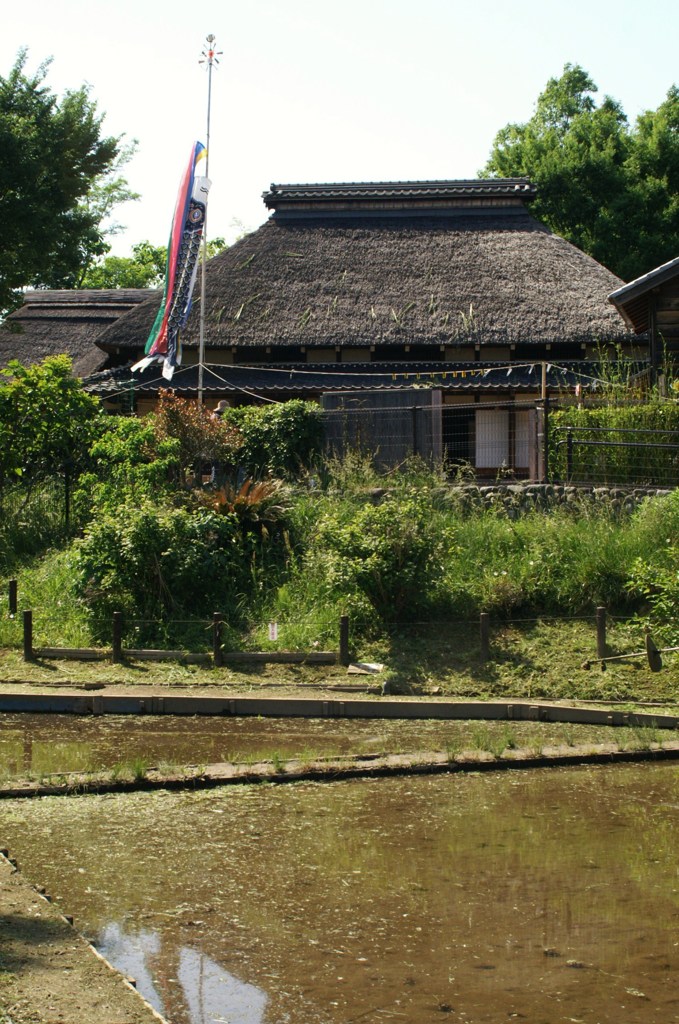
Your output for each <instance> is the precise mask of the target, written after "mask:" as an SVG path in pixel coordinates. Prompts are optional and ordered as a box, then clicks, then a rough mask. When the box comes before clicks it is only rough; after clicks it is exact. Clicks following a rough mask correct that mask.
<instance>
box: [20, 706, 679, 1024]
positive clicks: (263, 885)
mask: <svg viewBox="0 0 679 1024" xmlns="http://www.w3.org/2000/svg"><path fill="white" fill-rule="evenodd" d="M78 724H79V725H80V724H82V723H78ZM153 724H154V727H155V723H153ZM290 724H294V723H290ZM344 724H345V723H338V722H333V723H331V726H332V729H333V730H335V731H338V727H339V726H344ZM350 724H351V727H352V730H353V729H354V728H355V726H356V723H350ZM367 724H368V725H369V728H370V729H372V730H375V723H374V722H372V723H367ZM147 725H148V723H147ZM251 725H252V723H247V727H248V728H249V727H250V726H251ZM300 725H301V723H300ZM304 725H306V726H308V725H309V723H304ZM409 728H410V729H412V723H410V724H409ZM418 728H419V724H418ZM338 735H339V731H338ZM335 740H337V741H339V740H338V736H336V737H335ZM678 820H679V768H678V767H677V766H676V765H671V764H644V765H624V766H616V767H611V768H597V769H592V768H571V769H558V770H554V769H540V770H537V771H532V772H516V773H515V772H510V773H483V774H473V773H472V774H465V775H461V774H458V775H450V776H437V777H417V778H405V779H404V778H401V779H383V780H379V781H376V780H370V781H352V782H342V783H316V784H312V783H300V784H296V785H289V786H275V785H269V784H264V785H257V786H245V787H226V788H223V789H220V790H211V791H202V792H197V793H190V792H187V793H179V794H177V793H173V794H170V793H165V792H156V793H135V794H128V795H111V796H81V797H69V798H64V797H56V798H55V797H47V798H43V799H40V800H34V801H14V802H13V801H3V802H2V803H1V804H0V837H1V838H2V840H3V842H4V843H7V844H8V845H10V846H11V848H12V850H13V852H14V853H15V854H16V855H17V856H18V859H19V862H20V864H21V868H22V871H23V873H24V875H25V876H26V877H27V878H28V879H30V880H31V881H33V882H35V883H40V884H42V885H45V886H46V887H47V889H48V891H49V892H50V893H51V894H52V895H53V896H54V898H55V899H57V900H58V902H59V903H60V905H61V906H62V908H63V909H64V911H65V912H67V913H71V914H74V915H75V919H76V925H77V926H78V927H79V928H80V929H81V930H82V931H84V932H85V933H86V934H87V935H88V936H89V937H91V938H92V939H93V940H94V941H95V942H96V944H97V945H98V946H99V948H101V949H102V951H103V952H104V953H105V955H106V956H108V957H109V959H111V960H112V961H113V962H114V963H115V964H116V965H117V966H118V967H120V968H121V969H123V970H124V971H125V972H127V973H129V974H132V975H134V976H135V977H136V979H137V981H138V987H139V989H140V990H141V991H142V992H143V993H144V995H146V997H147V998H148V999H149V1000H150V1001H151V1002H152V1003H153V1004H154V1005H155V1006H156V1007H157V1008H158V1009H159V1010H160V1011H161V1012H162V1013H163V1014H164V1015H165V1016H166V1017H167V1018H168V1019H169V1020H170V1021H172V1024H227V1022H228V1024H340V1022H341V1024H353V1022H361V1024H365V1022H396V1024H398V1022H409V1024H428V1022H437V1021H441V1022H443V1021H464V1022H470V1024H481V1022H488V1024H491V1022H492V1024H497V1022H500V1021H513V1020H525V1021H528V1022H531V1024H547V1022H549V1024H554V1022H561V1021H564V1022H583V1024H609V1022H610V1024H613V1022H615V1024H619V1022H621V1021H624V1022H625V1024H671V1022H674V1021H679V991H678V986H677V978H678V970H679V868H678V865H679V838H678V835H679V831H678V829H677V823H678Z"/></svg>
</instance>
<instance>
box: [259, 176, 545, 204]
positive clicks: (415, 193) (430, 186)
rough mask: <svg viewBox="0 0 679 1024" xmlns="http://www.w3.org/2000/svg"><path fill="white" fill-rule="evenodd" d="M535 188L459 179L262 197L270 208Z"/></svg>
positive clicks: (331, 186) (345, 185)
mask: <svg viewBox="0 0 679 1024" xmlns="http://www.w3.org/2000/svg"><path fill="white" fill-rule="evenodd" d="M535 194H536V188H535V185H533V183H532V182H531V181H529V179H528V178H459V179H440V180H430V181H381V182H380V181H366V182H356V181H354V182H328V183H325V184H323V183H312V182H309V183H303V182H300V183H292V184H276V183H275V182H274V183H272V184H271V186H270V188H269V191H268V192H264V193H263V194H262V198H263V199H264V202H265V204H266V205H267V206H272V205H275V203H277V202H281V201H292V202H294V201H301V200H321V201H330V200H336V199H343V198H344V199H346V198H353V199H385V198H386V199H388V198H394V199H403V198H411V199H418V198H422V197H424V198H428V199H431V198H432V197H433V196H439V197H441V198H453V197H458V198H459V197H467V196H474V195H493V196H520V197H521V198H524V199H528V198H533V196H535Z"/></svg>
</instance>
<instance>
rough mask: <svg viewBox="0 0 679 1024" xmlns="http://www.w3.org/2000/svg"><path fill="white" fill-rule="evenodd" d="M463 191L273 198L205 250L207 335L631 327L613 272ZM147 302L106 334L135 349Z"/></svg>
mask: <svg viewBox="0 0 679 1024" xmlns="http://www.w3.org/2000/svg"><path fill="white" fill-rule="evenodd" d="M276 188H278V189H280V188H282V186H276ZM295 188H297V186H295ZM373 198H374V197H373ZM286 199H289V197H286ZM307 199H308V197H307ZM472 199H473V202H468V203H467V205H465V199H464V197H457V198H455V199H451V200H449V205H448V207H447V208H441V209H439V210H436V211H434V210H431V209H430V208H427V210H426V212H425V208H424V207H425V205H426V204H424V203H422V204H420V206H419V207H413V206H412V205H410V206H408V204H407V203H406V204H404V203H403V202H400V203H398V204H397V203H396V202H392V201H390V200H389V199H388V198H386V199H383V200H382V204H383V208H382V209H381V210H375V209H371V210H369V211H368V210H366V209H361V210H360V211H359V210H357V209H346V208H343V209H341V210H340V209H334V210H327V209H326V210H325V212H324V209H322V208H321V207H320V204H319V206H318V208H315V207H314V206H313V200H308V202H311V203H312V205H311V206H309V205H308V203H307V206H306V207H305V208H304V209H303V210H300V211H298V212H297V213H295V212H294V210H293V209H292V208H291V207H289V206H286V208H285V209H284V210H281V211H277V212H276V214H274V216H273V217H272V218H271V219H270V220H269V221H268V222H267V223H266V224H264V225H263V227H261V228H259V230H257V231H255V232H253V233H252V234H250V235H247V236H246V237H245V238H243V239H241V240H240V241H239V242H237V243H236V244H235V245H233V246H232V247H231V248H230V249H228V250H226V251H225V252H223V253H221V254H220V255H219V256H216V257H215V258H214V259H213V260H211V261H210V263H209V264H208V267H207V273H206V324H207V330H206V345H207V347H208V348H211V349H214V348H219V347H230V346H281V345H283V346H288V345H294V346H300V345H305V346H309V347H321V346H323V347H325V346H335V345H340V346H349V345H350V346H363V345H398V346H402V345H406V344H411V345H422V344H426V345H442V344H445V345H463V344H468V343H469V342H470V341H475V342H480V343H482V344H494V345H497V344H506V343H512V342H513V343H522V344H523V343H539V344H544V343H547V342H571V343H573V342H588V341H589V342H593V341H597V340H600V339H601V340H603V339H610V340H613V339H621V338H623V337H627V336H628V332H627V329H626V327H625V324H624V323H623V321H622V319H621V317H620V315H619V313H618V312H617V311H616V310H615V309H614V308H612V306H611V305H610V304H609V302H608V295H609V294H610V292H611V291H613V290H614V289H615V288H617V287H619V285H620V284H621V282H620V280H619V279H618V278H617V277H615V276H614V275H613V274H612V273H610V271H608V270H606V268H605V267H602V266H601V265H600V264H599V263H597V262H596V261H595V260H593V259H592V258H591V257H589V256H586V255H585V254H584V253H582V252H580V251H579V250H578V249H576V248H575V247H574V246H573V245H571V244H570V243H569V242H566V241H564V239H562V238H559V237H558V236H556V235H553V234H552V233H551V232H550V231H548V230H547V229H546V228H545V227H544V226H543V225H541V224H539V223H538V222H537V221H536V220H534V219H533V218H532V217H531V216H530V214H529V213H528V211H527V209H526V208H525V207H524V206H523V203H522V202H520V201H516V200H515V202H514V204H511V205H510V203H509V202H508V201H507V202H504V203H503V202H502V200H498V199H495V200H494V199H493V198H492V197H491V198H486V199H485V200H484V199H483V198H480V199H479V197H478V194H477V193H474V195H473V197H472ZM198 306H199V303H198V302H194V308H193V311H192V313H191V317H190V319H189V322H188V325H187V328H186V330H185V332H184V336H183V342H184V345H187V346H189V347H191V346H196V345H197V343H198V331H199V318H198ZM157 308H158V300H157V299H156V300H155V301H154V300H151V301H149V302H148V303H144V304H142V305H141V306H139V307H137V308H135V309H134V310H132V311H131V312H130V313H128V314H127V315H126V316H125V317H123V318H121V319H120V320H119V321H118V322H116V323H115V324H114V325H113V326H112V327H111V328H109V330H108V331H107V332H106V333H105V335H104V337H103V338H102V343H105V344H106V345H107V346H109V345H116V346H121V347H125V348H127V349H128V350H129V351H130V354H132V353H136V352H137V351H139V350H140V349H141V347H143V345H144V343H145V341H146V338H147V336H148V332H149V330H150V328H151V325H152V323H153V319H154V317H155V313H156V311H157ZM308 355H309V358H311V353H309V354H308Z"/></svg>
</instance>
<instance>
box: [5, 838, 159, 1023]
mask: <svg viewBox="0 0 679 1024" xmlns="http://www.w3.org/2000/svg"><path fill="white" fill-rule="evenodd" d="M9 1022H11V1024H159V1022H160V1024H162V1022H163V1018H162V1017H161V1016H160V1015H159V1014H157V1013H156V1012H155V1010H153V1009H152V1008H151V1007H150V1006H149V1005H148V1003H146V1002H145V1001H144V1000H143V999H142V998H141V996H140V995H139V994H138V992H136V990H135V989H134V987H133V986H132V985H131V984H130V982H129V981H127V980H126V979H125V978H123V977H122V975H120V974H119V973H118V972H117V971H114V970H113V968H112V967H110V966H109V965H108V963H107V962H106V961H105V960H103V959H102V958H101V957H100V956H99V954H98V953H96V951H95V950H94V949H93V948H92V946H91V945H90V944H89V943H88V942H86V941H85V939H83V938H82V937H81V936H80V935H79V934H78V933H77V931H76V930H75V929H74V927H73V926H72V925H71V924H70V922H69V921H68V920H67V919H66V918H65V917H64V916H63V915H62V913H61V912H60V910H58V908H57V907H55V906H54V905H53V904H52V903H50V902H49V901H48V900H47V899H46V898H45V897H44V896H43V895H41V894H40V893H39V892H37V891H36V889H34V888H33V886H31V885H29V883H28V882H27V881H26V880H25V879H24V878H22V876H21V873H20V872H19V871H17V870H16V867H15V866H14V865H13V864H12V863H11V862H10V861H9V860H7V859H6V857H5V856H4V855H2V856H0V1024H9Z"/></svg>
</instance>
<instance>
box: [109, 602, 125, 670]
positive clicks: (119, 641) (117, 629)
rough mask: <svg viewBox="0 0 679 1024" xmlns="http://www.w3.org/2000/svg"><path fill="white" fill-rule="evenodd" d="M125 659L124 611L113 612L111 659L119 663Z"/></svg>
mask: <svg viewBox="0 0 679 1024" xmlns="http://www.w3.org/2000/svg"><path fill="white" fill-rule="evenodd" d="M122 660H123V616H122V612H114V613H113V633H112V640H111V661H112V662H113V664H114V665H119V664H120V662H121V661H122Z"/></svg>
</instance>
